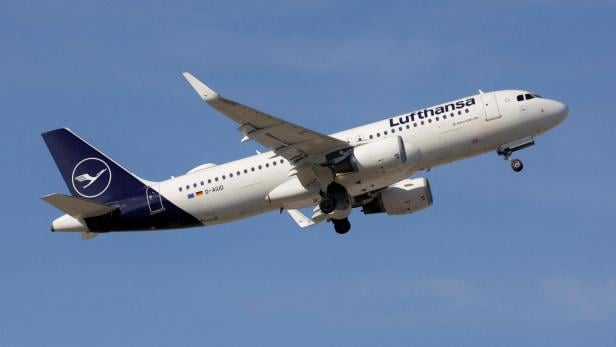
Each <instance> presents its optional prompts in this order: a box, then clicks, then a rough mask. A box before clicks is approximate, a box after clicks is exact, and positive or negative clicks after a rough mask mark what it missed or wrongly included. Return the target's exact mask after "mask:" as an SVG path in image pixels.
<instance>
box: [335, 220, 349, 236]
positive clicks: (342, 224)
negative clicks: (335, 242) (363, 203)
mask: <svg viewBox="0 0 616 347" xmlns="http://www.w3.org/2000/svg"><path fill="white" fill-rule="evenodd" d="M332 222H333V223H334V230H336V232H337V233H338V234H340V235H342V234H346V233H348V232H349V230H351V222H349V219H348V218H345V219H332Z"/></svg>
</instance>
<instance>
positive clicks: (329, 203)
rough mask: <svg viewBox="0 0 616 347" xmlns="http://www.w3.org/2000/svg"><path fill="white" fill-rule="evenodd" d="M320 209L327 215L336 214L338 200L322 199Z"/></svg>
mask: <svg viewBox="0 0 616 347" xmlns="http://www.w3.org/2000/svg"><path fill="white" fill-rule="evenodd" d="M319 208H320V209H321V212H323V213H325V214H329V213H332V212H334V209H335V208H336V199H334V198H332V197H324V198H322V199H321V202H319Z"/></svg>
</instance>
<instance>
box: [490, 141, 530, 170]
mask: <svg viewBox="0 0 616 347" xmlns="http://www.w3.org/2000/svg"><path fill="white" fill-rule="evenodd" d="M534 144H535V141H534V140H533V137H532V136H529V137H525V138H522V139H518V140H515V141H512V142H509V143H506V144H504V145H500V146H498V148H497V149H496V153H497V154H498V155H502V156H503V158H505V160H508V161H509V162H510V163H511V169H512V170H513V171H515V172H520V171H522V169H524V164H523V163H522V161H521V160H520V159H512V158H511V155H512V154H513V152H515V151H519V150H521V149H524V148H526V147H530V146H532V145H534Z"/></svg>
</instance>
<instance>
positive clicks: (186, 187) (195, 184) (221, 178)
mask: <svg viewBox="0 0 616 347" xmlns="http://www.w3.org/2000/svg"><path fill="white" fill-rule="evenodd" d="M278 163H280V164H283V163H284V159H280V160H278V161H276V160H274V161H272V162H271V166H272V167H273V166H276V165H278ZM269 167H270V163H269V162H268V163H265V165H257V166H253V167H251V168H250V169H249V168H245V169H243V170H237V171H235V172H230V173H229V174H228V175H222V176H220V177H218V176H216V177H214V178H208V179H207V180H203V181H201V182H199V184H197V183H196V182H195V183H193V184H192V187H193V188H197V187H198V186H199V185H201V186H204V185H205V183H206V182H207V184H212V183H216V182H219V181H222V180H226V179H227V178H229V179H231V178H233V177H237V176H241V175H242V172H243V173H244V174H248V173H249V172H255V171H257V170H263V169H264V168H269ZM190 187H191V185H190V184H187V185H186V186H185V187H178V191H180V192H181V191H182V190H184V188H185V189H186V190H189V189H190Z"/></svg>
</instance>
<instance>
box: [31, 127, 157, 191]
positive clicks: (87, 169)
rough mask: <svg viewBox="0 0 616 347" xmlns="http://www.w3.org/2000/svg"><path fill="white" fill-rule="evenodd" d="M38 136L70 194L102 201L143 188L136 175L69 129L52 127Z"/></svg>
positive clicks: (143, 185)
mask: <svg viewBox="0 0 616 347" xmlns="http://www.w3.org/2000/svg"><path fill="white" fill-rule="evenodd" d="M42 136H43V140H45V143H46V144H47V148H49V152H51V156H52V157H53V159H54V160H55V162H56V165H57V166H58V169H59V170H60V173H61V174H62V177H63V178H64V181H65V182H66V185H67V186H68V189H69V190H70V191H71V194H72V195H73V196H75V197H80V198H87V199H94V200H96V201H100V202H103V203H106V202H110V201H117V200H121V199H122V198H123V197H124V196H127V195H133V194H134V193H135V191H137V190H139V189H145V184H144V183H143V181H142V180H141V179H140V178H138V177H137V176H135V175H134V174H132V173H131V172H129V171H127V170H126V169H124V168H123V167H122V166H120V165H119V164H118V163H116V162H115V161H113V160H112V159H111V158H109V157H108V156H106V155H105V154H103V153H102V152H101V151H99V150H98V149H96V148H95V147H93V146H92V145H90V144H89V143H87V142H86V141H84V140H83V139H81V138H80V137H79V136H77V135H76V134H75V133H73V132H72V131H71V130H69V129H64V128H63V129H56V130H52V131H49V132H46V133H43V134H42Z"/></svg>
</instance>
